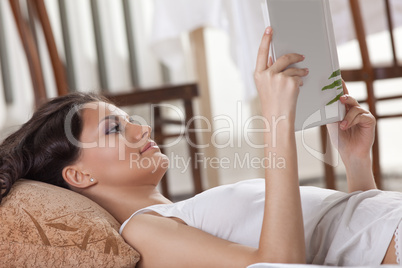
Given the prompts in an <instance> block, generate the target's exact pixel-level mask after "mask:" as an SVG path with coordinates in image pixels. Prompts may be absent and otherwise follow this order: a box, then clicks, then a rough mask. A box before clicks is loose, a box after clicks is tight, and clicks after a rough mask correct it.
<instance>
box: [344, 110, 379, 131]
mask: <svg viewBox="0 0 402 268" xmlns="http://www.w3.org/2000/svg"><path fill="white" fill-rule="evenodd" d="M375 122H376V120H375V118H374V116H373V115H372V114H366V113H363V114H360V115H358V116H356V117H355V118H354V120H353V121H352V122H351V123H350V124H349V125H348V128H351V127H353V126H355V125H359V126H362V127H373V126H374V125H375Z"/></svg>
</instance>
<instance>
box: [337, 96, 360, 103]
mask: <svg viewBox="0 0 402 268" xmlns="http://www.w3.org/2000/svg"><path fill="white" fill-rule="evenodd" d="M341 102H342V103H343V104H347V105H349V106H360V104H359V102H358V101H357V100H356V99H355V98H353V97H352V96H350V95H349V94H345V95H343V96H342V97H341Z"/></svg>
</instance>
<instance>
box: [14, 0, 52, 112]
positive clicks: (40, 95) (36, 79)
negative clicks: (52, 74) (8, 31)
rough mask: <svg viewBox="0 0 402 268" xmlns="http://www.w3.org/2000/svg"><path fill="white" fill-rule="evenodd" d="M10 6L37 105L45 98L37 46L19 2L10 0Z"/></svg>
mask: <svg viewBox="0 0 402 268" xmlns="http://www.w3.org/2000/svg"><path fill="white" fill-rule="evenodd" d="M10 6H11V9H12V12H13V15H14V19H15V22H16V24H17V29H18V33H19V35H20V38H21V41H22V45H23V47H24V50H25V55H26V57H27V61H28V67H29V72H30V74H31V80H32V86H33V88H34V96H35V106H36V107H38V106H39V105H41V104H42V103H44V102H45V101H46V100H47V95H46V88H45V81H44V78H43V73H42V66H41V63H40V59H39V54H38V48H37V46H36V44H35V39H34V36H33V35H32V32H31V31H30V29H29V25H28V24H27V22H26V21H25V19H24V18H23V16H22V13H21V7H20V2H19V1H16V0H10Z"/></svg>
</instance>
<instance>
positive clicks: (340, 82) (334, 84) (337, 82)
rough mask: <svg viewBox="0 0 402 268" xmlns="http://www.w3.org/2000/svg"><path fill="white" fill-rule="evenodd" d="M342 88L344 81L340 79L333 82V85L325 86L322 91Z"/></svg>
mask: <svg viewBox="0 0 402 268" xmlns="http://www.w3.org/2000/svg"><path fill="white" fill-rule="evenodd" d="M339 86H342V79H338V80H336V81H335V82H333V83H332V84H330V85H328V86H325V87H323V88H322V89H321V91H324V90H327V89H332V88H334V87H339Z"/></svg>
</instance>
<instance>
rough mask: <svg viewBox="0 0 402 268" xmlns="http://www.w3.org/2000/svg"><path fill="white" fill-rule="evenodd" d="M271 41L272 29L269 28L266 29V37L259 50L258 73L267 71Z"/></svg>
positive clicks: (256, 68)
mask: <svg viewBox="0 0 402 268" xmlns="http://www.w3.org/2000/svg"><path fill="white" fill-rule="evenodd" d="M271 40H272V28H271V27H267V28H266V29H265V32H264V35H263V36H262V40H261V44H260V48H259V49H258V54H257V63H256V66H255V71H256V72H262V71H264V70H266V69H267V64H268V55H269V46H270V45H271Z"/></svg>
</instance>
